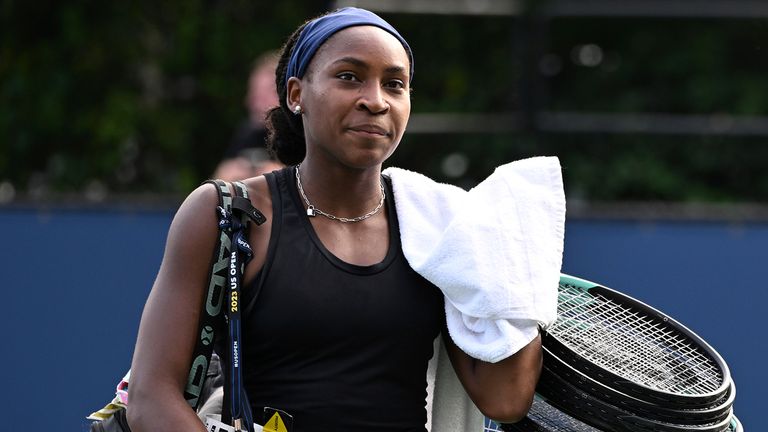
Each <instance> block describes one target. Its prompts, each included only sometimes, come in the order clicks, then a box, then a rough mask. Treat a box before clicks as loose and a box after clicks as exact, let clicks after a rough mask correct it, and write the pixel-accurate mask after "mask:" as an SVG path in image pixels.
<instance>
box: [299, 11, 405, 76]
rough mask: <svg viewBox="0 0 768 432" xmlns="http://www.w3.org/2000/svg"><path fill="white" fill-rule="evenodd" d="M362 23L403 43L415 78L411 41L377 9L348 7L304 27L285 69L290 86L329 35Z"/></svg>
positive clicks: (303, 72) (305, 68)
mask: <svg viewBox="0 0 768 432" xmlns="http://www.w3.org/2000/svg"><path fill="white" fill-rule="evenodd" d="M361 25H370V26H375V27H379V28H380V29H383V30H386V31H387V32H389V33H390V34H391V35H392V36H394V37H396V38H397V39H398V40H399V41H400V43H401V44H403V48H405V51H406V52H407V53H408V60H409V62H410V63H411V71H410V78H409V80H413V53H412V52H411V47H410V46H408V42H406V41H405V39H403V37H402V36H400V33H398V32H397V30H395V28H394V27H392V26H391V25H390V24H389V23H388V22H386V21H384V20H383V19H381V17H379V16H378V15H376V14H375V13H373V12H370V11H367V10H365V9H358V8H354V7H346V8H343V9H339V10H337V11H335V12H332V13H330V14H327V15H323V16H321V17H319V18H317V19H315V20H313V21H310V22H309V23H308V24H307V25H306V26H305V27H304V29H303V30H302V31H301V35H299V40H297V41H296V45H295V46H294V47H293V51H291V58H290V60H288V67H287V69H286V71H285V83H286V85H287V84H288V79H289V78H290V77H296V78H303V77H304V74H305V73H306V72H307V67H308V66H309V62H310V61H311V60H312V57H314V56H315V53H316V52H317V50H318V48H320V46H321V45H322V44H323V43H325V41H327V40H328V38H330V37H331V36H333V35H334V34H336V33H337V32H338V31H340V30H344V29H345V28H348V27H354V26H361Z"/></svg>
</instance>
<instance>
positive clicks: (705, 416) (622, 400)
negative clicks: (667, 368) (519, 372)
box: [542, 347, 736, 424]
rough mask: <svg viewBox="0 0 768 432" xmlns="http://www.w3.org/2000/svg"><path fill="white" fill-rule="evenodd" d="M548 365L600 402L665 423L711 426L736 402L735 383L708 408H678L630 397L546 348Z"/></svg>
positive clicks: (723, 417)
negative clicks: (583, 371)
mask: <svg viewBox="0 0 768 432" xmlns="http://www.w3.org/2000/svg"><path fill="white" fill-rule="evenodd" d="M542 351H543V353H544V364H545V365H546V366H547V369H548V370H550V371H552V372H553V373H555V374H556V375H557V376H558V377H560V378H561V379H563V380H565V381H566V382H568V383H569V384H571V385H573V386H574V387H576V388H578V389H579V390H581V391H584V392H586V393H588V394H590V395H591V396H594V397H595V398H597V399H600V400H602V401H604V402H607V403H609V404H611V405H613V406H616V407H617V408H620V409H622V410H626V411H627V412H630V413H633V414H637V415H640V416H643V417H645V418H649V419H652V420H658V421H661V422H668V423H675V422H683V423H685V424H708V423H715V422H720V421H722V420H724V419H727V418H728V417H729V416H730V409H731V407H732V406H733V402H734V400H735V399H736V389H735V386H734V385H733V382H731V385H730V386H729V390H728V391H727V392H726V394H725V395H724V396H723V398H721V399H719V400H718V401H716V402H715V403H713V404H712V405H711V406H709V407H705V408H686V409H676V408H675V407H674V406H670V405H669V404H665V405H660V404H656V403H652V402H648V401H645V400H642V399H637V398H635V397H632V396H629V395H626V394H624V393H621V392H619V391H616V390H614V389H613V388H611V387H608V386H606V385H604V384H602V383H601V382H599V381H596V380H594V379H592V378H590V377H589V376H587V375H586V374H584V373H582V372H581V371H579V370H577V369H575V368H573V367H572V366H571V365H569V364H568V363H566V362H564V361H563V360H561V359H560V358H558V357H557V356H556V355H554V354H552V352H550V351H549V349H548V348H547V347H542Z"/></svg>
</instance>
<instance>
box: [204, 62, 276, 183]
mask: <svg viewBox="0 0 768 432" xmlns="http://www.w3.org/2000/svg"><path fill="white" fill-rule="evenodd" d="M277 59H278V53H277V52H275V51H269V52H267V53H264V54H262V55H261V56H259V57H258V58H257V59H256V61H255V62H254V63H253V67H252V68H251V72H250V75H249V76H248V90H247V93H246V96H245V100H244V104H245V108H246V109H247V111H248V118H247V119H245V120H244V121H243V122H242V123H241V124H240V126H239V127H238V129H237V131H236V132H235V135H234V136H233V137H232V141H231V142H230V144H229V147H227V150H226V152H225V153H224V156H223V158H222V160H221V162H220V163H219V165H218V166H217V167H216V170H215V171H214V173H213V178H218V179H222V180H225V181H233V180H243V179H246V178H249V177H254V176H257V175H260V174H264V173H268V172H271V171H274V170H277V169H280V168H282V167H283V165H282V164H280V163H279V162H277V161H276V160H274V159H273V158H271V157H270V156H269V153H268V152H267V148H266V142H267V130H266V126H265V124H264V117H265V116H266V114H267V111H269V110H270V109H271V108H273V107H275V106H277V105H278V104H279V102H278V100H277V91H276V89H275V68H276V67H277Z"/></svg>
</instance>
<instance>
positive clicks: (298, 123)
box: [266, 21, 309, 165]
mask: <svg viewBox="0 0 768 432" xmlns="http://www.w3.org/2000/svg"><path fill="white" fill-rule="evenodd" d="M308 23H309V21H307V22H305V23H304V24H302V25H301V26H299V28H297V29H296V31H294V32H293V34H292V35H291V37H289V38H288V41H287V42H286V43H285V45H283V49H282V51H281V52H280V60H279V61H278V63H277V68H276V69H275V84H276V86H277V96H278V99H279V100H280V105H279V106H276V107H274V108H272V109H271V110H269V111H268V112H267V116H266V126H267V150H269V153H270V154H271V155H272V156H273V157H275V158H277V159H278V160H279V161H280V162H282V163H284V164H286V165H296V164H298V163H300V162H301V161H302V160H304V156H305V155H306V154H307V144H306V142H305V141H304V124H303V123H302V120H301V116H300V115H295V114H293V112H292V111H291V109H290V108H289V107H288V103H287V102H286V101H285V99H286V90H287V87H286V83H285V81H286V80H285V73H286V69H287V67H288V60H289V59H290V58H291V51H293V47H294V46H295V45H296V41H297V40H298V39H299V35H300V34H301V31H302V30H304V27H305V26H306V25H307V24H308Z"/></svg>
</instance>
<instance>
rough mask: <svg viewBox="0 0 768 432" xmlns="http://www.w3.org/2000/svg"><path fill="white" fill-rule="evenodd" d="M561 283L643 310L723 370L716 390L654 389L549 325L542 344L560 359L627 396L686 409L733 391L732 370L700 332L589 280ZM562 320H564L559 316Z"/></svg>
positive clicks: (705, 404) (707, 404) (566, 278)
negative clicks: (593, 357) (582, 350)
mask: <svg viewBox="0 0 768 432" xmlns="http://www.w3.org/2000/svg"><path fill="white" fill-rule="evenodd" d="M560 285H570V286H573V287H575V288H577V289H580V290H583V291H586V292H587V293H588V294H589V295H592V296H594V295H600V296H602V297H605V298H607V299H609V300H612V301H615V302H618V303H620V304H621V305H622V306H624V307H626V308H628V309H632V310H635V311H637V312H640V313H642V314H644V315H646V316H648V317H649V318H650V319H652V320H653V321H654V322H655V323H657V324H659V325H661V326H663V327H666V328H669V329H671V330H673V331H674V332H676V333H678V334H680V335H681V336H682V337H683V338H685V339H687V340H688V341H689V342H691V343H692V344H694V345H697V346H698V347H700V349H701V353H702V354H704V355H705V356H706V357H708V358H709V360H711V361H712V362H713V364H714V365H716V367H717V369H719V372H720V379H721V382H720V384H719V386H718V387H717V388H716V389H714V390H712V391H709V392H702V393H699V394H681V393H673V392H670V391H666V390H662V389H657V388H652V387H649V386H648V385H645V384H643V383H637V382H634V381H631V380H629V379H627V378H626V377H622V376H620V375H618V374H616V373H614V372H612V371H610V370H608V369H606V368H604V367H603V366H601V365H599V364H596V363H593V362H591V361H590V360H588V359H586V358H585V357H583V356H582V355H581V354H579V353H577V352H575V351H573V350H572V349H571V348H570V347H568V345H567V344H566V343H565V342H563V341H561V340H560V339H559V338H558V336H557V335H556V334H553V333H552V332H551V331H550V330H551V329H552V328H553V326H549V327H548V329H546V330H545V331H544V332H543V333H542V345H544V346H546V347H547V348H548V349H549V351H550V352H551V353H552V354H554V355H556V356H557V357H558V358H559V359H561V360H562V361H564V362H565V363H567V364H569V365H571V366H572V367H574V368H575V369H576V370H578V371H580V372H582V373H584V374H585V375H587V376H589V377H591V378H592V379H594V380H596V381H598V382H600V383H602V384H604V385H606V386H608V387H610V388H612V389H614V390H616V391H619V392H621V393H623V394H625V395H628V396H631V397H634V398H636V399H639V400H644V401H647V402H651V403H656V404H663V405H667V406H670V405H671V406H675V407H679V408H682V409H697V408H698V409H706V408H708V407H711V406H712V405H713V404H715V403H717V401H718V400H722V399H723V397H724V396H725V394H726V392H728V391H729V390H730V386H731V383H732V382H731V375H730V370H729V369H728V365H727V364H726V363H725V361H724V360H723V358H722V357H721V356H720V354H719V353H718V352H717V351H716V350H715V349H714V348H712V347H711V346H710V345H709V344H708V343H707V342H706V341H704V340H703V339H702V338H701V337H699V336H698V335H697V334H696V333H694V332H693V331H691V330H690V329H688V328H687V327H686V326H684V325H683V324H681V323H680V322H678V321H677V320H675V319H674V318H672V317H670V316H668V315H666V314H664V313H663V312H661V311H659V310H658V309H656V308H654V307H652V306H649V305H647V304H645V303H643V302H641V301H639V300H637V299H635V298H633V297H630V296H629V295H626V294H623V293H621V292H618V291H616V290H613V289H610V288H608V287H605V286H602V285H599V284H596V283H594V282H591V281H588V280H585V279H581V278H577V277H574V276H571V275H566V274H562V275H561V276H560ZM558 290H560V287H558ZM558 319H560V316H559V315H558Z"/></svg>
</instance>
